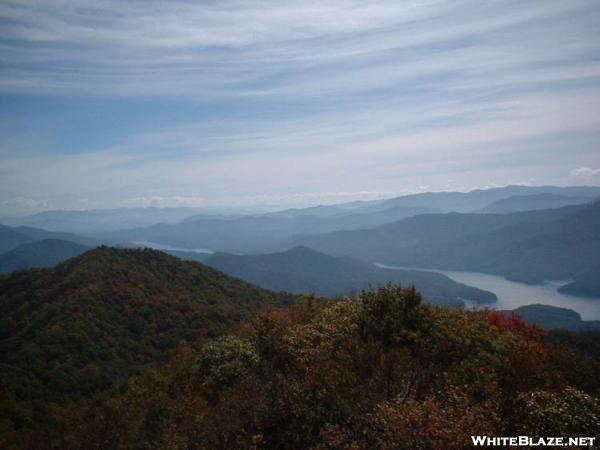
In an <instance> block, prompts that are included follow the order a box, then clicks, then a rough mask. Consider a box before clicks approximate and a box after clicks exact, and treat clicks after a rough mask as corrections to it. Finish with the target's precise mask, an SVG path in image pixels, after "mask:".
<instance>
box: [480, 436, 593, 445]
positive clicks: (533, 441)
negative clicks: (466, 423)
mask: <svg viewBox="0 0 600 450" xmlns="http://www.w3.org/2000/svg"><path fill="white" fill-rule="evenodd" d="M471 440H472V441H473V445H474V446H475V447H492V446H493V447H498V446H503V447H592V446H593V445H594V442H595V440H596V438H595V437H539V438H533V437H530V436H471Z"/></svg>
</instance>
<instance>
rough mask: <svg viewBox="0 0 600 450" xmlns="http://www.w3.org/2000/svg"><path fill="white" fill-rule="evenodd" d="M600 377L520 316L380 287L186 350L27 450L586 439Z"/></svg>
mask: <svg viewBox="0 0 600 450" xmlns="http://www.w3.org/2000/svg"><path fill="white" fill-rule="evenodd" d="M559 347H560V348H559ZM598 369H599V364H598V362H597V360H593V359H591V358H587V357H585V356H583V355H581V354H577V353H575V352H573V351H570V350H569V349H568V348H566V347H564V346H562V347H561V346H558V347H557V346H555V345H554V344H549V343H547V339H546V337H545V335H544V333H542V332H541V331H540V330H539V329H535V328H531V327H527V326H526V325H525V324H524V323H523V322H522V321H520V319H518V318H516V317H503V316H502V315H500V314H498V313H492V312H479V313H469V312H464V311H461V310H448V309H442V308H439V307H434V306H431V305H426V304H422V303H421V298H420V295H419V293H418V292H416V291H415V290H414V289H401V288H399V287H393V286H390V287H382V288H380V289H378V290H376V291H374V292H365V293H363V294H362V295H361V296H360V297H359V298H357V299H353V300H352V299H347V300H342V301H336V302H332V301H331V302H319V301H316V300H315V299H303V300H302V301H300V302H299V304H297V306H295V307H293V308H288V309H277V308H269V309H267V310H265V311H263V312H262V313H261V314H258V315H257V316H255V318H254V319H252V320H251V321H249V322H246V323H245V324H242V325H241V326H239V327H237V328H236V330H235V331H233V332H232V333H230V334H229V335H228V336H226V337H222V338H219V339H216V340H213V341H210V342H207V343H206V344H204V345H201V346H199V347H197V346H195V345H182V346H181V347H180V348H179V351H178V352H177V355H176V357H175V358H174V359H173V360H172V361H171V362H170V363H169V364H167V365H164V366H162V367H160V368H158V369H157V370H154V371H152V372H149V373H146V374H145V375H143V376H140V377H136V378H132V379H130V380H128V381H127V382H125V383H124V384H122V385H120V386H119V387H118V388H116V389H113V390H112V391H110V392H107V393H105V394H103V395H101V396H98V397H96V398H94V399H93V400H91V401H86V402H80V403H78V404H74V405H72V406H71V407H70V408H67V409H66V410H65V411H64V413H63V414H62V415H61V417H60V420H59V423H60V428H58V430H59V431H55V432H53V433H50V434H48V435H46V436H45V437H44V439H42V440H39V437H38V440H37V441H36V440H35V439H34V440H33V441H32V442H33V444H31V445H32V447H35V448H46V447H47V444H46V443H48V442H53V443H54V445H56V446H57V448H69V449H101V448H102V449H103V448H115V449H132V448H135V449H159V448H160V449H187V448H190V449H224V450H225V449H249V448H254V449H309V448H312V449H340V448H342V449H372V448H379V449H411V450H413V449H464V448H470V446H471V440H470V436H471V435H491V436H507V435H518V434H526V435H530V436H555V435H567V436H570V435H573V436H589V435H593V434H594V433H595V432H597V431H598V430H599V429H600V426H599V425H600V422H599V417H600V403H599V401H598V397H597V396H598V394H599V392H600V382H599V381H598V379H597V378H598V377H597V375H598V373H600V372H599V371H598ZM36 446H37V447H36Z"/></svg>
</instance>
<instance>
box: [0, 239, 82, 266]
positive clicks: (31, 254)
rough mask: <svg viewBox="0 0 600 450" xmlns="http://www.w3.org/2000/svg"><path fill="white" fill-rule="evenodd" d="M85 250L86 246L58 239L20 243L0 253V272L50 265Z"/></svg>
mask: <svg viewBox="0 0 600 450" xmlns="http://www.w3.org/2000/svg"><path fill="white" fill-rule="evenodd" d="M87 250H89V247H87V246H84V245H80V244H76V243H75V242H70V241H63V240H60V239H43V240H41V241H35V242H29V243H26V244H21V245H19V246H18V247H16V248H13V249H12V250H10V251H8V252H6V253H4V254H1V255H0V273H8V272H13V271H15V270H20V269H31V268H36V267H51V266H54V265H55V264H58V263H60V262H62V261H64V260H66V259H69V258H73V257H75V256H78V255H80V254H82V253H84V252H86V251H87Z"/></svg>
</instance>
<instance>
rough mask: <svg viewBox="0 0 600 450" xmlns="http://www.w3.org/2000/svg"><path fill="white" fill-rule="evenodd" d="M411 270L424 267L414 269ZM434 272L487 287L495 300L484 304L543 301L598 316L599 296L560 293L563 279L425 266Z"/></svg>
mask: <svg viewBox="0 0 600 450" xmlns="http://www.w3.org/2000/svg"><path fill="white" fill-rule="evenodd" d="M379 266H380V267H386V268H388V269H406V268H405V267H393V266H383V265H379ZM411 270H424V269H414V268H411ZM425 271H426V272H437V273H441V274H443V275H446V276H447V277H449V278H451V279H453V280H454V281H456V282H458V283H463V284H468V285H469V286H474V287H477V288H480V289H485V290H486V291H490V292H493V293H494V294H496V296H497V297H498V301H497V302H496V303H493V304H489V305H483V306H488V307H493V308H495V309H515V308H517V307H519V306H523V305H531V304H533V303H540V304H542V305H552V306H560V307H562V308H569V309H572V310H574V311H577V312H578V313H579V314H581V318H582V319H583V320H600V298H584V297H575V296H573V295H566V294H561V293H560V292H558V291H557V290H556V289H557V288H558V287H560V286H561V285H562V284H564V283H560V282H548V283H545V284H534V285H529V284H525V283H518V282H515V281H509V280H506V279H505V278H503V277H500V276H496V275H488V274H484V273H477V272H456V271H448V270H425ZM465 303H466V306H467V307H478V306H480V305H477V304H474V303H473V302H465Z"/></svg>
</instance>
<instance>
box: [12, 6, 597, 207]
mask: <svg viewBox="0 0 600 450" xmlns="http://www.w3.org/2000/svg"><path fill="white" fill-rule="evenodd" d="M0 21H1V22H0V23H2V26H1V27H0V65H1V68H0V93H4V94H5V95H6V96H7V97H8V98H11V99H14V98H16V99H17V100H14V101H12V102H4V103H0V125H1V126H0V128H2V132H3V140H2V142H0V163H1V164H0V200H2V199H11V198H17V197H26V198H35V199H40V201H47V202H50V203H51V204H52V205H55V206H56V207H70V208H81V207H84V206H85V207H90V208H91V207H102V206H115V205H123V206H128V205H130V206H144V205H160V206H175V205H186V206H205V205H210V206H221V205H234V204H235V205H238V206H239V205H242V204H247V205H250V204H257V205H258V204H262V205H265V204H269V205H271V204H281V205H292V204H308V203H318V202H329V201H335V199H336V198H339V199H343V200H351V199H352V198H363V197H365V198H367V197H368V198H371V197H369V195H371V194H368V193H374V194H372V197H373V198H376V197H377V196H378V195H380V194H381V195H384V194H383V193H390V195H393V194H397V193H403V192H409V191H415V190H419V189H420V187H423V186H428V189H444V190H447V189H468V187H469V186H484V185H492V184H500V185H504V184H507V183H511V182H513V183H515V182H518V181H521V180H530V179H536V180H539V182H540V183H556V184H566V183H569V182H572V181H573V178H572V176H570V175H569V174H568V173H566V172H565V167H573V166H574V165H576V166H581V168H580V169H575V170H576V171H580V170H583V169H585V168H588V167H599V165H600V160H599V154H598V151H597V142H598V139H600V131H598V130H600V116H599V115H598V114H597V105H598V103H599V102H600V62H599V61H598V58H597V55H598V54H599V53H600V31H599V29H598V27H597V23H598V22H599V21H600V6H599V5H598V4H597V3H596V2H589V1H585V0H581V1H580V0H572V1H569V2H564V1H559V0H556V1H555V0H548V1H545V2H544V5H543V7H542V6H540V5H539V4H536V3H527V2H520V1H517V0H514V1H513V0H508V1H507V2H485V3H482V2H480V1H476V0H465V1H461V2H459V3H457V2H455V1H449V0H448V1H442V0H440V1H438V0H435V1H434V0H427V1H405V2H397V1H391V0H390V1H387V0H380V1H366V2H365V1H358V0H319V1H317V0H304V1H300V0H290V1H289V2H288V1H286V2H284V3H282V2H277V1H275V0H265V1H260V2H256V1H250V0H223V1H219V2H212V1H204V2H189V1H184V0H181V1H179V0H173V1H170V2H160V1H157V0H154V1H153V0H150V1H147V2H123V1H117V0H100V1H91V0H57V1H55V2H40V1H37V0H5V1H3V2H0ZM20 94H25V95H20ZM29 99H34V100H29ZM73 99H77V100H76V101H75V100H73ZM77 101H78V102H79V103H77ZM20 102H22V103H20ZM29 102H30V103H29ZM73 103H76V106H72V104H73ZM48 104H50V105H51V106H52V107H48V106H47V105H48ZM98 104H101V105H104V106H100V107H98ZM102 108H105V109H106V111H109V112H108V113H106V112H105V113H104V114H105V115H108V116H110V115H111V112H112V111H114V116H115V117H114V119H113V118H112V117H111V118H109V119H107V120H104V121H103V122H100V120H98V122H99V123H96V119H97V118H99V119H101V118H102V114H96V113H97V110H98V109H102ZM38 110H40V111H42V112H40V113H38V114H37V115H36V111H38ZM86 120H87V129H86V128H85V127H82V126H81V125H82V124H84V125H85V124H86ZM4 123H6V125H3V124H4ZM99 135H100V136H101V137H100V138H98V136H99ZM586 170H591V171H594V170H596V169H586ZM585 174H586V173H585V172H581V173H579V172H577V173H572V174H571V175H573V176H578V177H584V176H585ZM591 176H592V175H588V178H589V177H591ZM449 178H450V179H451V180H457V181H447V180H448V179H449ZM458 180H459V181H458ZM81 198H85V199H87V202H85V203H84V202H82V201H81ZM0 206H2V205H0Z"/></svg>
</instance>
